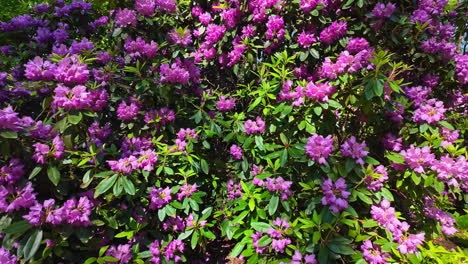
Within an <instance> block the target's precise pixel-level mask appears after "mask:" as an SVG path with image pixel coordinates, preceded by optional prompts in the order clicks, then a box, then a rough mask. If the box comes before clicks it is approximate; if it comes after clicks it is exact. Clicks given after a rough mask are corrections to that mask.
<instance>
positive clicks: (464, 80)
mask: <svg viewBox="0 0 468 264" xmlns="http://www.w3.org/2000/svg"><path fill="white" fill-rule="evenodd" d="M455 63H456V65H455V72H456V73H457V80H458V81H459V82H460V83H461V84H468V55H462V54H457V55H456V56H455Z"/></svg>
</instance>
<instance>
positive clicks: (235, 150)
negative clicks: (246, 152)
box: [230, 145, 242, 160]
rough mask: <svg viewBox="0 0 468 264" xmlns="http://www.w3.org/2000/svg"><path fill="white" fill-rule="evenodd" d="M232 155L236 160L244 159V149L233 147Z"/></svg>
mask: <svg viewBox="0 0 468 264" xmlns="http://www.w3.org/2000/svg"><path fill="white" fill-rule="evenodd" d="M230 153H231V155H232V156H233V157H234V159H235V160H240V159H242V148H241V147H239V146H237V145H232V146H231V148H230Z"/></svg>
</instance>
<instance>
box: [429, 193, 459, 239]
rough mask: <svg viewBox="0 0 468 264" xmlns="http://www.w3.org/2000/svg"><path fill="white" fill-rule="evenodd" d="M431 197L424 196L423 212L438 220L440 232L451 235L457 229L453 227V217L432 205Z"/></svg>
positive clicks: (432, 199)
mask: <svg viewBox="0 0 468 264" xmlns="http://www.w3.org/2000/svg"><path fill="white" fill-rule="evenodd" d="M435 200H436V199H435V198H433V197H429V196H426V197H424V214H425V215H426V216H427V217H429V218H432V219H435V220H437V221H439V223H440V225H441V226H442V232H443V233H444V234H445V235H447V236H453V235H454V234H455V233H457V232H458V230H457V229H456V228H455V219H453V217H452V216H451V215H450V214H449V213H446V212H444V211H442V210H441V209H439V208H437V207H435V206H434V201H435Z"/></svg>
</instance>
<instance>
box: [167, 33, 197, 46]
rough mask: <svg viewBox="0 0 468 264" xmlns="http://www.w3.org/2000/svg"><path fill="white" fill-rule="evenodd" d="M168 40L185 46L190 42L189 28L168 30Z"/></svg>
mask: <svg viewBox="0 0 468 264" xmlns="http://www.w3.org/2000/svg"><path fill="white" fill-rule="evenodd" d="M168 36H169V42H170V43H172V44H177V45H180V46H187V45H190V44H192V34H190V30H189V29H185V30H184V31H183V32H181V30H175V29H173V30H171V31H169V34H168Z"/></svg>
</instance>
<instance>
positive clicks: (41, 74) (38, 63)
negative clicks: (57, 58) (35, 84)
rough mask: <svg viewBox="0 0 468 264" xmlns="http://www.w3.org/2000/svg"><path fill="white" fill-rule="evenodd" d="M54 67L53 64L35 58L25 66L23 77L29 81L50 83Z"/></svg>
mask: <svg viewBox="0 0 468 264" xmlns="http://www.w3.org/2000/svg"><path fill="white" fill-rule="evenodd" d="M56 67H57V65H55V64H54V63H52V62H50V61H48V60H46V61H44V60H43V59H42V58H41V57H37V56H36V57H35V58H34V60H30V61H29V62H28V63H26V64H25V68H26V70H25V74H24V76H26V78H28V79H29V80H31V81H50V80H53V79H54V75H55V70H56Z"/></svg>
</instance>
